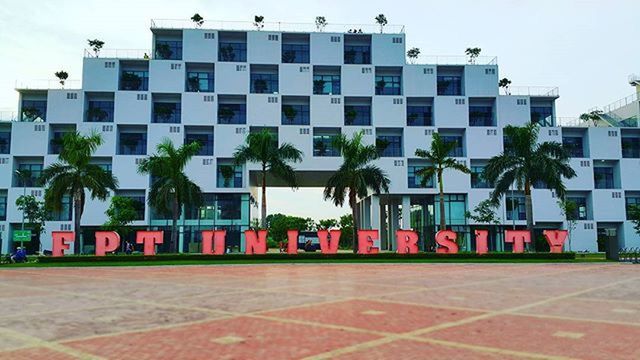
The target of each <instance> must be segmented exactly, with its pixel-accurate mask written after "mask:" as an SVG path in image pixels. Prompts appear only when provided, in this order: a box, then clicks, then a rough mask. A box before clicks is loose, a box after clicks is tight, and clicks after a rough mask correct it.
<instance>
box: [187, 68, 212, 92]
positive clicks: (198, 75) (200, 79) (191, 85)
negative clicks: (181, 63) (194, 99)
mask: <svg viewBox="0 0 640 360" xmlns="http://www.w3.org/2000/svg"><path fill="white" fill-rule="evenodd" d="M213 84H214V82H213V73H212V72H206V71H189V72H187V91H188V92H213V91H214V87H213Z"/></svg>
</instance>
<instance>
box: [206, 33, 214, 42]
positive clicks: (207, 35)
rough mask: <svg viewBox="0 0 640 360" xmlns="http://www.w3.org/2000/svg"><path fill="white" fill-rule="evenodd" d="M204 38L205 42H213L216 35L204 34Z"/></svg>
mask: <svg viewBox="0 0 640 360" xmlns="http://www.w3.org/2000/svg"><path fill="white" fill-rule="evenodd" d="M204 38H205V39H207V40H213V39H215V38H216V33H204Z"/></svg>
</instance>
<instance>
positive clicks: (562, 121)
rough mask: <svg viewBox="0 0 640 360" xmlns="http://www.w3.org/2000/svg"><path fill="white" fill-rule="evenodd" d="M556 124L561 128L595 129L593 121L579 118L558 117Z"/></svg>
mask: <svg viewBox="0 0 640 360" xmlns="http://www.w3.org/2000/svg"><path fill="white" fill-rule="evenodd" d="M556 124H557V125H558V126H560V127H593V126H595V125H594V124H593V122H592V121H584V120H580V118H577V117H556Z"/></svg>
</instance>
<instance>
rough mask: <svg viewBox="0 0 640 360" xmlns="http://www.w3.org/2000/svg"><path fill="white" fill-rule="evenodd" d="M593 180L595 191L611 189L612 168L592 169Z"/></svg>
mask: <svg viewBox="0 0 640 360" xmlns="http://www.w3.org/2000/svg"><path fill="white" fill-rule="evenodd" d="M593 180H594V182H595V186H596V189H613V188H614V182H613V168H612V167H594V168H593Z"/></svg>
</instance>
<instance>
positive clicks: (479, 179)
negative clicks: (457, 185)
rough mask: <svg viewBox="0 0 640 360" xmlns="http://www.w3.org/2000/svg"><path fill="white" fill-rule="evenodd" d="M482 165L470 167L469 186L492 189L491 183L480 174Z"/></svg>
mask: <svg viewBox="0 0 640 360" xmlns="http://www.w3.org/2000/svg"><path fill="white" fill-rule="evenodd" d="M483 171H484V166H472V167H471V187H472V188H473V189H492V188H493V184H492V183H490V182H489V181H488V180H487V179H485V177H484V176H483V175H482V173H483Z"/></svg>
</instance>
